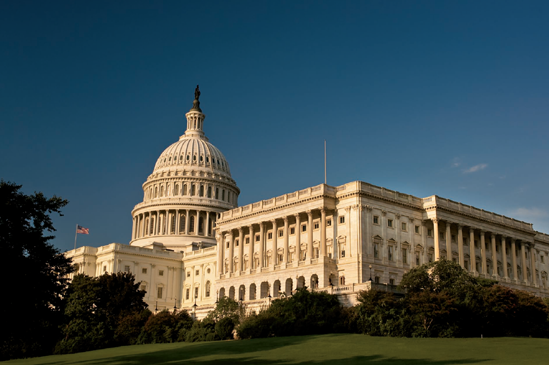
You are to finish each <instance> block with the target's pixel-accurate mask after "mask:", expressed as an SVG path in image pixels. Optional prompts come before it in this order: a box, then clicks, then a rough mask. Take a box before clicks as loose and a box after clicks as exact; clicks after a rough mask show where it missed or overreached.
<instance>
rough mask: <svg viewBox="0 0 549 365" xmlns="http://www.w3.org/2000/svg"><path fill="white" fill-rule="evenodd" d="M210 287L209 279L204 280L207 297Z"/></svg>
mask: <svg viewBox="0 0 549 365" xmlns="http://www.w3.org/2000/svg"><path fill="white" fill-rule="evenodd" d="M210 288H211V284H210V282H209V281H207V282H206V297H209V296H210Z"/></svg>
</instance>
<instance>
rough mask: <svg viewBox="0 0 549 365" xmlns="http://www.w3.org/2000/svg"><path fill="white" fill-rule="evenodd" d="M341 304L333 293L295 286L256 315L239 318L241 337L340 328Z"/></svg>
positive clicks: (310, 332) (304, 333) (320, 331)
mask: <svg viewBox="0 0 549 365" xmlns="http://www.w3.org/2000/svg"><path fill="white" fill-rule="evenodd" d="M341 312H342V308H341V304H340V303H339V301H338V299H337V297H336V296H335V295H331V294H326V293H324V292H309V291H307V290H306V289H304V288H301V289H298V290H297V291H296V292H295V294H294V295H293V296H291V297H289V298H283V299H276V300H274V301H273V302H272V303H271V305H270V306H269V307H268V308H267V309H265V310H264V311H261V312H260V313H259V314H257V315H250V316H248V317H247V318H246V319H245V320H244V321H242V322H241V324H240V326H239V327H238V329H237V331H238V334H239V336H240V337H241V338H256V337H266V336H271V335H272V336H299V335H308V334H322V333H330V332H335V331H336V330H337V329H342V326H341V325H338V323H340V320H341Z"/></svg>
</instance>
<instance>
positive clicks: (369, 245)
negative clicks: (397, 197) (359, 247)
mask: <svg viewBox="0 0 549 365" xmlns="http://www.w3.org/2000/svg"><path fill="white" fill-rule="evenodd" d="M372 220H373V218H372V207H371V206H369V205H368V206H366V243H367V244H366V253H367V255H368V258H369V259H373V258H374V251H373V248H372V247H373V245H372ZM334 224H335V222H334ZM334 240H335V237H334Z"/></svg>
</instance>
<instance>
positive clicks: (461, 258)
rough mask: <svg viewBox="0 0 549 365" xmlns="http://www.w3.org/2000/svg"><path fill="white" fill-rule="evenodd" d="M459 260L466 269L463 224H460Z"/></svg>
mask: <svg viewBox="0 0 549 365" xmlns="http://www.w3.org/2000/svg"><path fill="white" fill-rule="evenodd" d="M457 226H458V237H457V238H458V260H459V265H460V266H461V267H462V268H463V269H464V268H465V257H464V254H463V227H462V226H461V224H458V225H457Z"/></svg>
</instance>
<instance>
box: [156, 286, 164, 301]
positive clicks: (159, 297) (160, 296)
mask: <svg viewBox="0 0 549 365" xmlns="http://www.w3.org/2000/svg"><path fill="white" fill-rule="evenodd" d="M162 289H164V288H162V287H161V286H159V287H158V294H157V297H158V299H162Z"/></svg>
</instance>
